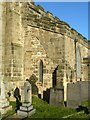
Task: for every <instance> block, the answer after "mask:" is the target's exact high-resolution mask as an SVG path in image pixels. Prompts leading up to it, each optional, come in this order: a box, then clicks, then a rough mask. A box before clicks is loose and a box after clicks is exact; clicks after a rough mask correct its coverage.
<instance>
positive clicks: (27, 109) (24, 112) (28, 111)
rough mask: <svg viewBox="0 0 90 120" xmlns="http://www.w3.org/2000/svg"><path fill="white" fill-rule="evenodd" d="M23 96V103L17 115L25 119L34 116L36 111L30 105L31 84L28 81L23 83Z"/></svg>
mask: <svg viewBox="0 0 90 120" xmlns="http://www.w3.org/2000/svg"><path fill="white" fill-rule="evenodd" d="M23 95H24V96H23V103H22V106H20V110H18V111H17V114H18V115H20V116H25V117H27V116H30V115H32V114H34V113H35V111H36V110H35V109H34V108H33V105H32V91H31V84H30V83H29V82H28V81H26V82H25V83H24V88H23Z"/></svg>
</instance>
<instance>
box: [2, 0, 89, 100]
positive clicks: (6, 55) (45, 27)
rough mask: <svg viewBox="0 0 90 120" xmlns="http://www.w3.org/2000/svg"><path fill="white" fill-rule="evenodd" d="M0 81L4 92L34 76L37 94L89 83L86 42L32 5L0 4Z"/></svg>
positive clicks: (62, 22)
mask: <svg viewBox="0 0 90 120" xmlns="http://www.w3.org/2000/svg"><path fill="white" fill-rule="evenodd" d="M0 31H1V32H0V79H1V80H3V81H4V84H5V88H6V91H14V89H15V87H16V86H17V87H19V88H20V89H21V88H22V86H23V84H24V81H25V80H26V79H27V78H30V76H32V75H33V74H34V75H35V76H36V77H37V82H36V85H37V87H38V93H39V94H43V91H45V90H47V89H49V88H54V87H60V86H64V99H66V94H65V93H66V91H67V83H70V82H73V83H75V82H77V81H88V80H89V78H88V66H89V62H90V61H89V60H90V59H89V57H88V56H89V55H88V53H89V52H88V51H89V48H90V47H89V41H88V40H87V39H86V38H85V37H84V36H82V35H81V34H80V33H78V32H77V31H76V30H75V29H73V28H71V27H70V26H69V25H68V24H67V23H66V22H64V21H61V20H60V19H59V18H58V17H55V16H53V14H52V13H50V12H49V11H47V12H45V11H44V9H43V8H42V7H41V6H40V5H38V6H36V5H35V4H34V3H33V2H32V3H28V2H25V3H21V2H16V3H15V2H13V3H10V2H7V3H5V2H4V3H0Z"/></svg>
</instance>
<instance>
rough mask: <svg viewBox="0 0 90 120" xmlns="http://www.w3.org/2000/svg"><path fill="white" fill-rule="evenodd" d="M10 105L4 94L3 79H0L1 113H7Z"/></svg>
mask: <svg viewBox="0 0 90 120" xmlns="http://www.w3.org/2000/svg"><path fill="white" fill-rule="evenodd" d="M11 109H12V107H11V106H9V102H8V100H7V99H6V96H5V86H4V82H3V80H1V81H0V112H1V114H5V113H7V111H8V110H11Z"/></svg>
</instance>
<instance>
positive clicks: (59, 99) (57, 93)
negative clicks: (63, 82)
mask: <svg viewBox="0 0 90 120" xmlns="http://www.w3.org/2000/svg"><path fill="white" fill-rule="evenodd" d="M50 105H55V106H63V105H64V89H63V87H62V88H52V89H50Z"/></svg>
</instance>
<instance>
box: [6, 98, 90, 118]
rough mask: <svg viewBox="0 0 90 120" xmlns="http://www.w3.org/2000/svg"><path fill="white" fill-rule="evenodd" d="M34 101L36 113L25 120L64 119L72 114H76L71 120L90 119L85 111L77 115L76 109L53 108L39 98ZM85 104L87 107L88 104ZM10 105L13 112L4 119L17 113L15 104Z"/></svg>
mask: <svg viewBox="0 0 90 120" xmlns="http://www.w3.org/2000/svg"><path fill="white" fill-rule="evenodd" d="M32 101H33V102H32V104H33V106H34V108H35V109H36V113H35V114H33V115H32V116H30V117H29V118H25V120H30V118H43V119H44V118H49V119H50V118H62V117H64V116H68V115H71V114H74V115H72V116H71V117H69V118H80V119H81V118H85V120H88V119H90V117H89V116H88V115H86V114H84V113H83V111H82V113H80V114H77V112H76V110H75V109H70V108H65V107H59V106H58V107H56V106H52V105H49V104H48V103H47V102H45V101H43V100H41V99H39V98H38V97H37V96H33V100H32ZM84 104H85V106H86V102H85V103H84ZM10 105H12V111H9V112H8V113H7V114H6V115H5V116H4V118H5V117H7V116H10V115H12V114H14V113H15V107H16V104H15V102H10Z"/></svg>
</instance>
